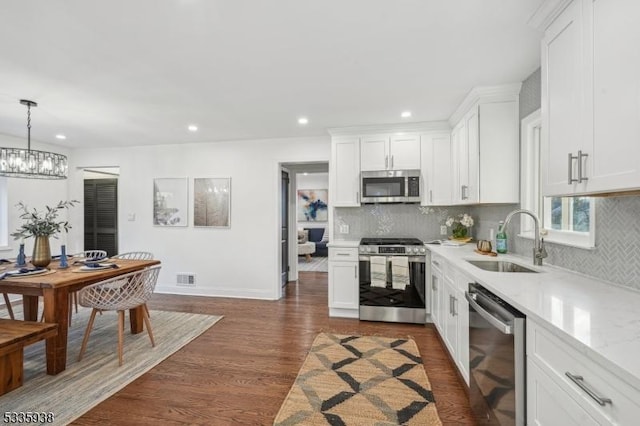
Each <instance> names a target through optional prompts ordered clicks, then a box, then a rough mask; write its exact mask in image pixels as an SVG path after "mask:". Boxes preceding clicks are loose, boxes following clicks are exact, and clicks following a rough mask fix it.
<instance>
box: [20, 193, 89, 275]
mask: <svg viewBox="0 0 640 426" xmlns="http://www.w3.org/2000/svg"><path fill="white" fill-rule="evenodd" d="M78 202H79V201H77V200H71V201H60V202H59V203H58V205H56V206H54V207H50V206H45V208H46V211H38V210H36V209H31V210H30V209H29V208H28V207H27V205H26V204H24V203H23V202H19V203H18V204H17V207H18V208H19V209H20V210H21V211H22V213H21V214H20V219H22V220H23V221H24V223H23V224H22V226H20V227H19V228H18V229H17V230H16V232H14V233H12V234H11V236H12V237H13V238H14V239H15V240H17V239H18V238H30V237H34V238H35V243H34V245H33V256H31V264H32V265H33V266H36V267H45V266H47V265H48V264H49V263H51V247H50V245H49V237H54V238H58V236H57V234H58V233H59V232H60V231H63V230H64V231H65V232H68V231H69V229H71V225H69V222H67V221H66V220H58V215H59V214H60V212H61V210H62V209H68V208H69V207H73V206H74V205H75V204H76V203H78Z"/></svg>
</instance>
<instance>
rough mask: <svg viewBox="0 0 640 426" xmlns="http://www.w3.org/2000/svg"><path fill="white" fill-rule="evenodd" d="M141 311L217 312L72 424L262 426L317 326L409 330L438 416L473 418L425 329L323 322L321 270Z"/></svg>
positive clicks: (450, 421) (156, 301) (468, 421)
mask: <svg viewBox="0 0 640 426" xmlns="http://www.w3.org/2000/svg"><path fill="white" fill-rule="evenodd" d="M149 307H150V308H151V309H160V310H173V311H183V312H196V313H208V314H221V315H224V318H223V319H222V320H221V321H220V322H218V323H217V324H216V325H214V326H213V327H212V328H210V329H209V330H207V331H206V332H205V333H204V334H202V335H201V336H199V337H198V338H197V339H195V340H194V341H193V342H191V343H190V344H188V345H187V346H185V347H184V348H182V349H181V350H180V351H178V352H177V353H175V354H174V355H173V356H171V357H170V358H168V359H167V360H165V361H164V362H162V363H161V364H159V365H158V366H156V367H155V368H153V369H152V370H151V371H150V372H148V373H147V374H145V375H143V376H142V377H140V378H139V379H137V380H135V381H134V382H133V383H131V384H130V385H129V386H127V387H126V388H124V389H123V390H121V391H120V392H118V393H117V394H115V395H114V396H112V397H111V398H109V399H107V400H106V401H104V402H102V403H101V404H99V405H98V406H96V407H95V408H94V409H93V410H91V411H89V412H88V413H86V414H85V415H84V416H83V417H81V418H79V419H78V420H77V421H76V422H74V423H73V424H77V425H91V424H118V425H122V424H136V425H144V424H149V425H151V424H154V425H155V424H162V425H169V424H202V425H226V424H250V425H270V424H272V423H273V419H274V418H275V415H276V413H277V412H278V409H279V408H280V405H281V404H282V402H283V400H284V398H285V397H286V395H287V393H288V392H289V388H290V387H291V385H292V384H293V382H294V380H295V378H296V376H297V373H298V370H299V368H300V366H301V365H302V362H303V360H304V359H305V357H306V355H307V351H308V350H309V348H310V347H311V342H312V341H313V339H314V338H315V336H316V334H317V333H319V332H321V331H329V332H337V333H343V334H348V333H355V334H375V335H380V336H388V337H400V336H411V337H412V338H414V339H415V341H416V343H417V344H418V347H419V349H420V353H421V355H422V358H423V360H424V365H425V369H426V372H427V375H428V377H429V380H430V382H431V386H432V390H433V393H434V396H435V399H436V407H437V408H438V413H439V415H440V418H441V420H442V422H443V423H444V424H445V425H473V424H474V421H473V420H472V417H471V412H470V409H469V404H468V401H467V396H466V393H465V390H464V387H463V386H464V382H462V380H461V379H459V377H458V374H457V371H456V370H455V367H454V365H453V364H452V363H451V361H450V360H449V358H448V356H447V354H446V353H445V350H444V348H443V346H442V344H441V342H440V340H439V339H438V337H437V332H436V331H435V329H434V328H433V326H431V325H427V326H421V325H411V324H391V323H377V322H365V321H358V320H353V319H340V318H329V316H328V308H327V274H323V273H316V272H304V273H300V280H299V282H297V283H296V282H291V283H289V284H288V285H287V291H286V297H285V298H283V299H282V300H279V301H263V300H246V299H231V298H210V297H193V296H174V295H160V294H156V295H154V297H153V299H152V301H151V303H150V304H149ZM151 320H152V321H153V315H152V318H151Z"/></svg>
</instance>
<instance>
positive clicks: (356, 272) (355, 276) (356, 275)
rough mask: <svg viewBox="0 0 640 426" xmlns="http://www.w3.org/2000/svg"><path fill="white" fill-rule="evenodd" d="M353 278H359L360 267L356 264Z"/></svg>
mask: <svg viewBox="0 0 640 426" xmlns="http://www.w3.org/2000/svg"><path fill="white" fill-rule="evenodd" d="M353 278H356V279H357V278H358V267H357V266H354V267H353Z"/></svg>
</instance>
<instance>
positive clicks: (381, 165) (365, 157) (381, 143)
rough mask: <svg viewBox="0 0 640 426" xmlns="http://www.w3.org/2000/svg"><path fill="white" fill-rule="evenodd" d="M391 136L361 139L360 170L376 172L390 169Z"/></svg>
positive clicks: (372, 136) (374, 136) (371, 136)
mask: <svg viewBox="0 0 640 426" xmlns="http://www.w3.org/2000/svg"><path fill="white" fill-rule="evenodd" d="M388 147H389V136H387V135H370V136H363V137H362V138H361V139H360V169H361V170H362V171H371V170H373V171H375V170H387V169H389V168H390V167H389V164H390V158H389V150H388Z"/></svg>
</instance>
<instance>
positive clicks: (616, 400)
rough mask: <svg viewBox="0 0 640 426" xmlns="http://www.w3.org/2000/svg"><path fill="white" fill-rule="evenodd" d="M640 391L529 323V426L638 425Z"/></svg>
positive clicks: (555, 337) (534, 323)
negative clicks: (560, 425)
mask: <svg viewBox="0 0 640 426" xmlns="http://www.w3.org/2000/svg"><path fill="white" fill-rule="evenodd" d="M639 420H640V390H639V389H636V388H634V387H632V386H631V385H629V384H628V383H627V382H625V381H623V380H622V379H621V378H620V377H618V376H616V375H614V374H613V373H612V372H610V371H609V370H608V369H607V368H606V367H604V366H603V365H600V364H599V363H596V362H595V361H593V360H592V359H589V358H588V357H586V356H585V355H584V354H583V353H581V352H579V351H578V350H577V349H575V348H574V347H573V346H571V345H569V344H568V343H566V342H565V341H564V340H563V339H560V338H559V337H557V336H556V335H554V334H552V333H551V332H550V331H548V330H547V329H545V328H543V327H542V326H540V325H538V324H537V323H536V322H535V321H533V320H531V319H527V423H528V424H530V425H559V424H562V425H610V424H615V425H632V424H638V421H639Z"/></svg>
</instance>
